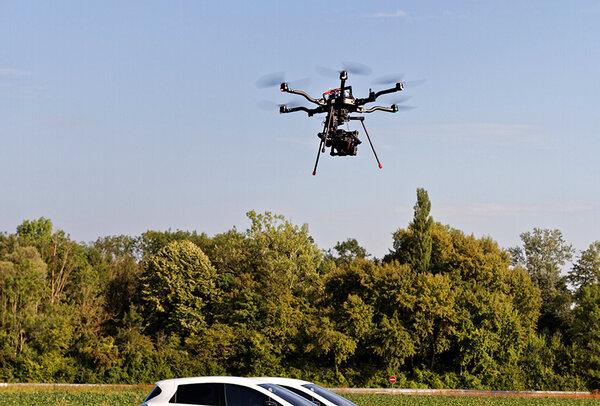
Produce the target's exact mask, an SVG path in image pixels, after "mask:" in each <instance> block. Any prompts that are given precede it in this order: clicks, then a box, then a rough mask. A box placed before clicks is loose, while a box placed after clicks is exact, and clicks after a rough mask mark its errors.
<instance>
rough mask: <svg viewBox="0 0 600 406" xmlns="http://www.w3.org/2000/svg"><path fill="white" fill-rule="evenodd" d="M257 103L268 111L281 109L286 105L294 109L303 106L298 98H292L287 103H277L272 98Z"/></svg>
mask: <svg viewBox="0 0 600 406" xmlns="http://www.w3.org/2000/svg"><path fill="white" fill-rule="evenodd" d="M256 105H257V106H258V107H259V108H260V109H261V110H266V111H274V110H276V111H279V107H281V106H283V105H285V106H287V107H288V108H290V109H293V108H294V107H300V106H302V104H301V103H299V102H298V100H290V101H288V102H287V103H275V102H274V101H271V100H261V101H259V102H258V103H256Z"/></svg>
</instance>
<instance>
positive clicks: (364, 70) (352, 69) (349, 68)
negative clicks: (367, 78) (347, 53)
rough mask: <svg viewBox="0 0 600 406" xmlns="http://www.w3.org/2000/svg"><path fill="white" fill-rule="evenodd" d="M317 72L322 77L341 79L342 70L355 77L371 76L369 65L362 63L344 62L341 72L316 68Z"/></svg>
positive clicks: (321, 67)
mask: <svg viewBox="0 0 600 406" xmlns="http://www.w3.org/2000/svg"><path fill="white" fill-rule="evenodd" d="M316 70H317V73H318V74H320V75H321V76H327V77H339V75H340V72H341V71H342V70H345V71H346V72H348V73H351V74H353V75H370V74H371V68H370V67H368V66H367V65H364V64H362V63H358V62H343V63H342V69H340V70H337V69H331V68H325V67H323V66H318V67H317V68H316Z"/></svg>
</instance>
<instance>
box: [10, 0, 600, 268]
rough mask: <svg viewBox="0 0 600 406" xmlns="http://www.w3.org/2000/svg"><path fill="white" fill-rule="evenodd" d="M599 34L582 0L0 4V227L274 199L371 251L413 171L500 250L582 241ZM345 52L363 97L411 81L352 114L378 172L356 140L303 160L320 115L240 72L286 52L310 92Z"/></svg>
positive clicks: (588, 215) (593, 190) (216, 227)
mask: <svg viewBox="0 0 600 406" xmlns="http://www.w3.org/2000/svg"><path fill="white" fill-rule="evenodd" d="M598 38H600V2H598V1H578V2H566V1H529V2H520V1H503V2H477V1H463V2H444V1H422V2H399V1H374V2H359V1H345V2H323V1H307V2H294V3H292V2H282V1H263V2H241V1H240V2H238V1H220V2H209V1H198V0H194V1H171V2H166V1H163V2H156V1H128V2H117V1H115V2H108V1H107V2H80V1H56V2H42V1H39V2H29V1H24V2H3V3H2V5H0V45H1V47H0V49H2V53H0V185H1V186H2V192H1V193H0V196H1V205H0V206H1V210H0V230H1V231H7V232H14V230H15V228H16V226H17V225H18V224H20V223H21V222H22V221H23V220H24V219H33V218H38V217H40V216H44V217H47V218H50V219H52V221H53V222H54V224H55V225H56V226H57V227H60V228H62V229H64V230H65V231H67V232H68V233H70V235H71V237H72V238H74V239H76V240H78V241H92V240H95V239H96V238H97V237H99V236H105V235H115V234H128V235H138V234H140V233H142V232H144V231H145V230H148V229H157V230H165V229H168V228H171V229H185V230H198V231H200V232H201V231H204V232H206V233H208V234H209V235H213V234H215V233H220V232H224V231H227V230H229V229H230V228H232V227H233V226H236V227H237V228H238V229H240V230H244V229H245V228H246V227H247V226H248V222H247V219H246V216H245V213H246V212H247V211H248V210H256V211H261V212H262V211H272V212H275V213H279V214H283V215H285V216H286V217H287V218H288V219H290V220H291V221H292V222H294V223H296V224H303V223H308V225H309V230H310V232H311V234H312V235H313V237H314V238H315V240H316V242H317V244H318V245H319V247H320V248H322V249H328V248H330V247H332V246H333V245H334V244H335V243H336V241H342V240H345V239H346V238H349V237H352V238H356V239H358V241H359V242H360V243H361V244H362V245H363V246H365V247H366V248H367V250H368V251H369V252H371V253H372V254H374V255H376V256H378V257H380V256H382V255H384V254H385V253H386V252H387V250H388V249H389V248H391V245H392V239H391V233H392V232H393V231H394V230H396V229H397V228H398V227H406V225H407V224H408V223H409V221H410V220H411V218H412V206H413V205H414V202H415V199H416V189H417V188H418V187H424V188H425V189H427V190H428V192H429V196H430V199H431V201H432V215H433V217H434V219H435V220H437V221H440V222H442V223H445V224H450V225H451V226H453V227H455V228H459V229H461V230H463V231H464V232H466V233H468V234H471V233H473V234H475V235H476V236H482V235H490V236H491V237H493V238H494V239H496V240H497V241H498V242H499V244H500V245H501V246H504V247H508V246H513V245H516V244H517V243H518V242H519V234H520V233H522V232H525V231H529V230H531V229H532V228H533V227H541V228H558V229H560V230H561V231H562V232H563V235H564V237H565V239H566V240H567V241H569V242H572V243H573V244H574V246H575V247H576V248H578V249H585V248H587V246H588V245H589V244H590V243H591V242H593V241H595V240H599V239H600V231H599V230H600V188H599V186H600V176H599V175H600V160H598V159H597V156H598V152H599V151H600V137H599V136H598V129H599V128H600V115H599V114H598V113H597V111H596V109H597V107H598V105H599V103H598V101H597V98H598V94H600V80H598V74H599V72H600V45H598V44H599V42H598ZM344 61H354V62H360V63H363V64H367V65H369V66H370V67H371V68H372V70H373V74H372V75H371V76H369V77H362V76H356V75H350V84H351V85H352V86H353V90H354V93H355V95H358V96H361V95H366V94H367V92H368V89H369V87H373V88H374V89H377V86H374V85H372V84H371V81H372V79H373V78H375V77H377V76H378V75H379V76H380V75H385V74H390V73H398V74H399V73H403V74H404V79H405V80H407V81H408V80H411V79H426V82H425V83H424V84H422V85H421V86H418V87H414V88H412V89H407V90H406V93H407V94H408V95H410V96H411V99H410V101H409V102H408V104H410V105H412V106H415V107H416V108H415V109H413V110H409V111H405V112H401V113H398V114H388V113H383V112H376V113H373V114H371V115H370V116H368V119H367V121H366V125H367V128H368V130H369V133H370V135H371V136H372V138H373V141H374V144H375V147H376V148H377V151H378V154H379V157H380V159H381V161H382V164H383V169H382V170H380V169H378V168H377V165H376V162H375V160H374V158H373V155H372V153H371V151H370V150H369V147H368V143H366V142H365V143H363V144H362V145H361V146H360V147H359V155H358V156H357V157H330V156H329V155H328V154H324V155H322V157H321V160H320V163H319V171H318V174H317V176H315V177H313V176H311V172H312V167H313V164H314V159H315V156H316V150H317V145H318V142H317V141H318V139H317V137H316V133H317V132H318V131H319V130H320V127H321V124H320V123H321V120H320V119H317V118H307V117H306V115H305V114H303V113H297V114H294V115H292V114H290V115H279V114H278V113H277V112H275V111H265V110H263V109H261V108H259V107H258V106H257V103H259V102H260V101H261V100H270V101H272V102H274V103H281V102H286V101H288V100H290V99H291V98H290V97H289V96H290V95H282V94H280V92H279V91H278V90H277V89H276V88H274V89H262V88H260V89H259V88H257V87H256V81H257V79H259V78H260V77H261V76H263V75H265V74H269V73H272V72H281V71H283V72H285V73H286V78H288V79H289V80H290V81H293V80H294V79H303V78H307V77H308V78H310V79H311V80H310V82H303V86H305V88H306V90H307V91H309V93H311V94H313V95H318V94H320V93H322V92H323V91H325V90H328V89H329V88H331V87H336V85H337V83H336V82H337V81H336V80H335V79H331V78H327V77H323V76H320V75H319V74H317V72H316V70H315V69H316V68H317V67H319V66H326V67H330V68H334V69H335V68H338V67H339V66H341V64H342V63H343V62H344ZM286 96H287V97H286ZM382 99H383V100H382V101H383V102H385V98H382ZM388 100H391V98H390V99H388ZM357 129H358V128H357ZM362 138H363V139H364V138H365V137H364V135H362Z"/></svg>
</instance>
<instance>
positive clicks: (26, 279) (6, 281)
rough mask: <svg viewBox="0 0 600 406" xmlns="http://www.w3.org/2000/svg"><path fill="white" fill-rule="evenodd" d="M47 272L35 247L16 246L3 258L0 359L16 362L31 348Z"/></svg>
mask: <svg viewBox="0 0 600 406" xmlns="http://www.w3.org/2000/svg"><path fill="white" fill-rule="evenodd" d="M46 269H47V266H46V264H45V263H44V261H42V258H41V257H40V254H39V252H38V250H37V249H36V248H34V247H19V246H17V247H16V249H15V251H14V252H12V253H10V254H7V255H5V256H4V258H0V351H1V354H2V356H0V360H3V359H4V360H6V359H9V360H11V361H13V362H15V361H16V360H17V357H18V356H19V355H20V354H22V353H23V352H24V351H27V350H28V349H29V347H28V342H29V340H30V333H31V332H32V331H33V330H34V329H35V327H36V325H37V324H38V323H39V321H40V317H42V316H41V314H40V313H41V310H42V306H43V298H44V297H45V295H46V289H47V287H46V284H45V278H46ZM0 362H1V361H0Z"/></svg>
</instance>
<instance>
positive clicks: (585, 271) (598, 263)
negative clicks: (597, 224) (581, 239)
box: [567, 241, 600, 291]
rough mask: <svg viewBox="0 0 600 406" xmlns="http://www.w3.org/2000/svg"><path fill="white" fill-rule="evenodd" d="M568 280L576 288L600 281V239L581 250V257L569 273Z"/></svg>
mask: <svg viewBox="0 0 600 406" xmlns="http://www.w3.org/2000/svg"><path fill="white" fill-rule="evenodd" d="M567 280H568V281H569V283H571V284H572V285H573V287H574V288H575V290H576V291H577V290H579V289H581V288H582V287H584V286H587V285H592V284H598V283H600V241H596V242H594V243H592V244H590V246H589V247H588V249H587V250H585V251H583V252H581V255H580V256H579V259H578V260H577V262H576V263H575V264H573V268H572V269H571V271H569V274H568V275H567Z"/></svg>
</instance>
